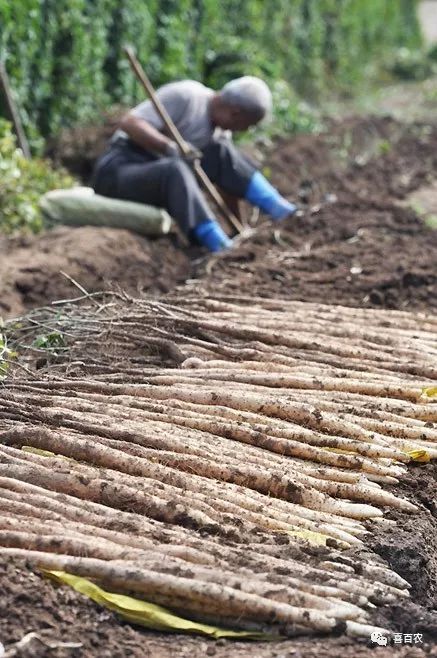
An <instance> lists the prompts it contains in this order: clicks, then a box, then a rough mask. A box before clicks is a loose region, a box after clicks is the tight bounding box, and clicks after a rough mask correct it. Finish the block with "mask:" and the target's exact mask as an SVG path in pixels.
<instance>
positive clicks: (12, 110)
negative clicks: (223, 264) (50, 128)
mask: <svg viewBox="0 0 437 658" xmlns="http://www.w3.org/2000/svg"><path fill="white" fill-rule="evenodd" d="M0 87H1V90H2V92H3V96H4V98H5V101H6V109H7V112H8V115H9V118H10V119H11V121H12V124H13V126H14V130H15V134H16V136H17V142H18V146H19V147H20V149H21V150H22V151H23V155H24V157H25V158H27V159H28V160H30V158H31V154H30V148H29V142H28V141H27V138H26V135H25V133H24V129H23V124H22V123H21V119H20V115H19V112H18V108H17V105H16V103H15V100H14V97H13V94H12V89H11V85H10V82H9V76H8V73H7V71H6V67H5V65H4V64H3V62H0Z"/></svg>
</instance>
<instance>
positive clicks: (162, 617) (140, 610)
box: [43, 570, 278, 640]
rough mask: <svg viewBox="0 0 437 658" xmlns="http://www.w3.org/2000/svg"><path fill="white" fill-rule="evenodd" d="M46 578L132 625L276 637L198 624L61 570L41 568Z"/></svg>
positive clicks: (215, 635) (216, 635)
mask: <svg viewBox="0 0 437 658" xmlns="http://www.w3.org/2000/svg"><path fill="white" fill-rule="evenodd" d="M43 573H44V574H46V575H47V576H48V577H49V578H52V579H53V580H56V581H57V582H60V583H63V584H66V585H70V587H72V588H73V589H75V590H76V592H79V593H80V594H84V595H85V596H88V597H89V598H90V599H92V600H93V601H94V602H95V603H98V604H99V605H102V606H104V607H105V608H108V609H109V610H112V611H113V612H116V613H117V614H119V615H120V616H121V617H122V618H123V619H126V620H127V621H130V622H131V623H133V624H139V625H140V626H145V627H146V628H150V629H152V630H157V631H167V632H172V633H195V634H200V635H207V636H208V637H212V638H215V639H219V638H221V637H223V638H233V639H240V640H272V639H278V637H277V636H275V637H273V636H271V635H268V634H266V633H259V632H256V631H253V632H251V631H232V630H228V629H226V628H219V627H217V626H209V625H208V624H200V623H198V622H195V621H190V620H189V619H184V618H183V617H179V616H178V615H175V614H174V613H173V612H171V611H170V610H167V609H166V608H162V607H161V606H159V605H155V604H154V603H147V601H142V600H140V599H135V598H133V597H131V596H126V595H124V594H114V593H112V592H106V591H105V590H104V589H102V588H101V587H99V586H98V585H95V584H94V583H92V582H91V581H90V580H88V579H87V578H82V577H81V576H74V575H72V574H69V573H66V572H65V571H46V570H44V571H43Z"/></svg>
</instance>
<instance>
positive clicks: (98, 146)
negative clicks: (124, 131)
mask: <svg viewBox="0 0 437 658" xmlns="http://www.w3.org/2000/svg"><path fill="white" fill-rule="evenodd" d="M124 111H125V108H123V107H119V108H117V107H116V108H114V109H113V110H112V111H111V112H110V113H106V114H104V115H102V116H101V117H100V121H96V122H94V123H92V124H86V125H80V126H75V127H74V128H65V129H64V130H62V131H61V132H60V134H59V135H58V136H57V137H56V138H52V139H51V140H50V141H49V143H48V145H47V148H46V155H47V157H49V158H50V159H51V160H53V162H54V163H55V164H56V165H62V166H63V167H66V169H68V170H69V171H70V172H71V173H72V174H74V175H75V176H77V177H78V178H80V179H81V180H82V181H83V182H85V183H89V181H90V179H91V175H92V172H93V169H94V163H95V161H96V159H97V158H98V157H99V155H101V154H102V153H103V151H104V150H105V148H106V145H107V142H108V140H109V138H110V137H111V136H112V135H113V133H114V130H115V129H116V127H117V124H118V122H119V119H120V117H121V116H122V114H123V113H124Z"/></svg>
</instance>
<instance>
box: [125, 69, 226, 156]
mask: <svg viewBox="0 0 437 658" xmlns="http://www.w3.org/2000/svg"><path fill="white" fill-rule="evenodd" d="M214 93H215V92H214V91H213V90H212V89H209V87H205V85H203V84H202V83H201V82H196V81H195V80H180V81H179V82H170V83H169V84H166V85H164V86H163V87H160V88H159V89H158V91H157V95H158V98H159V100H160V101H161V103H162V104H163V105H164V107H165V109H166V110H167V112H168V114H169V115H170V117H171V119H172V120H173V122H174V123H175V125H176V127H177V128H178V130H179V132H180V133H181V135H182V137H183V139H184V140H185V141H187V142H189V143H190V144H192V145H193V146H195V147H196V148H199V149H203V148H204V147H205V146H206V145H207V144H209V142H211V141H212V140H213V139H214V138H217V137H219V136H224V135H226V136H227V137H229V136H230V135H228V134H227V132H228V131H226V133H224V131H221V130H220V129H215V128H214V127H213V126H212V124H211V119H210V115H209V104H210V101H211V99H212V97H213V96H214ZM132 113H133V114H134V115H135V116H136V117H140V118H141V119H144V120H145V121H147V122H148V123H150V124H151V125H152V126H153V127H154V128H156V129H157V130H159V131H160V132H165V125H164V122H163V120H162V119H161V117H160V116H159V114H158V113H157V111H156V110H155V108H154V107H153V105H152V102H151V101H149V100H147V101H144V102H143V103H140V104H139V105H137V107H135V108H134V109H133V110H132ZM118 137H124V138H126V137H127V134H126V133H125V132H123V131H122V130H117V132H116V133H115V135H114V139H115V138H118Z"/></svg>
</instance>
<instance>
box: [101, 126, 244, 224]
mask: <svg viewBox="0 0 437 658" xmlns="http://www.w3.org/2000/svg"><path fill="white" fill-rule="evenodd" d="M202 167H203V169H204V170H205V172H206V173H207V175H208V176H209V178H210V179H211V181H212V182H213V183H215V184H216V185H218V186H219V187H220V188H221V189H222V190H224V191H225V192H228V193H229V194H232V195H234V196H236V197H238V198H241V199H242V198H244V196H245V194H246V190H247V187H248V184H249V181H250V179H251V178H252V176H253V174H254V172H255V167H254V166H253V165H252V164H251V163H250V162H249V161H248V160H247V159H246V158H245V156H243V155H242V154H241V153H240V152H239V151H238V149H237V148H236V147H235V146H234V145H233V144H232V142H231V141H229V140H220V141H217V142H212V143H211V144H209V145H208V146H207V147H206V148H205V149H203V157H202ZM93 187H94V190H95V191H96V192H97V193H98V194H103V195H104V196H109V197H113V198H116V199H125V200H128V201H136V202H138V203H146V204H149V205H152V206H157V207H159V208H165V209H166V210H167V211H168V212H169V214H170V215H171V216H172V217H173V218H174V219H175V220H176V221H177V222H178V224H179V226H180V227H181V229H182V230H183V231H184V232H185V233H186V234H188V235H189V234H190V233H191V231H192V229H193V228H194V227H195V226H197V224H199V223H200V222H202V221H204V220H205V219H213V217H214V212H213V211H212V210H211V208H210V207H209V205H208V203H207V202H206V199H205V197H204V194H203V192H202V191H201V189H200V187H199V184H198V182H197V180H196V177H195V175H194V173H193V170H192V168H191V166H190V165H189V164H188V163H187V162H185V161H184V160H182V159H180V158H159V159H158V158H156V156H154V155H152V154H150V153H148V152H146V151H144V150H143V149H141V148H139V147H137V146H135V145H134V144H133V143H132V142H130V141H128V140H123V139H119V140H118V141H117V142H116V143H115V144H113V145H112V146H111V147H110V148H109V150H108V151H107V152H106V153H105V154H104V155H103V156H102V157H101V158H100V159H99V160H98V162H97V164H96V168H95V172H94V182H93Z"/></svg>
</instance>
